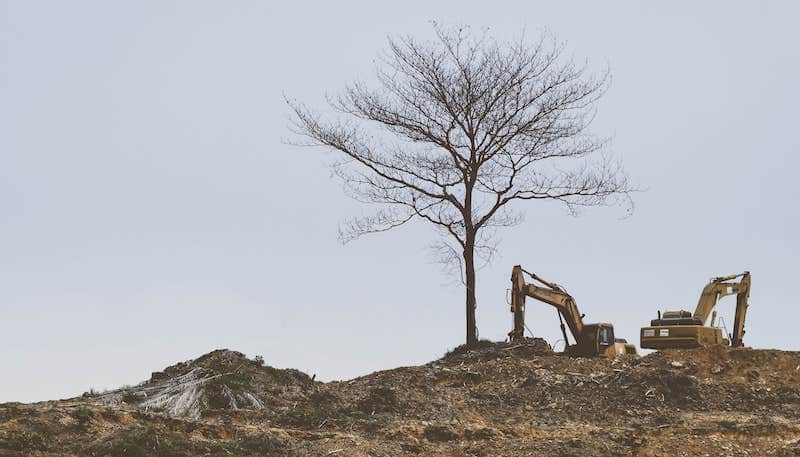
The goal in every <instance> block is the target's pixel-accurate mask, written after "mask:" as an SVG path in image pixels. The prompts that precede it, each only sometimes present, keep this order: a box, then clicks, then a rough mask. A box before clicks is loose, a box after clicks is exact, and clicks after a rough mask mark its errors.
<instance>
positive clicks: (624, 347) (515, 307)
mask: <svg viewBox="0 0 800 457" xmlns="http://www.w3.org/2000/svg"><path fill="white" fill-rule="evenodd" d="M523 273H526V274H527V275H528V276H530V277H531V279H533V280H535V281H538V282H539V283H540V284H541V286H538V285H535V284H526V283H525V277H524V275H523ZM526 297H531V298H533V299H535V300H539V301H541V302H544V303H547V304H548V305H551V306H553V307H555V308H556V310H558V320H559V321H560V323H561V333H562V334H563V335H564V342H565V345H566V347H565V348H564V353H565V354H568V355H572V356H580V357H593V356H598V355H599V356H605V357H614V356H615V355H618V354H636V346H635V345H634V344H629V343H628V342H627V341H625V340H624V339H620V338H615V337H614V326H613V325H612V324H609V323H605V322H603V323H598V324H584V323H583V317H584V315H583V314H581V313H580V311H578V306H577V305H576V304H575V300H574V299H573V298H572V296H571V295H570V294H568V293H567V291H566V290H564V288H562V287H561V286H559V285H558V284H554V283H551V282H548V281H545V280H544V279H542V278H540V277H539V276H537V275H536V274H534V273H530V272H528V271H526V270H524V269H523V268H522V267H521V266H519V265H516V266H514V268H513V269H512V270H511V312H512V313H514V328H513V330H511V332H510V333H509V334H508V336H509V338H510V340H511V341H512V342H514V341H523V340H524V339H525V336H524V330H525V298H526ZM564 321H566V325H567V326H568V327H569V330H570V332H571V333H572V337H573V338H574V340H575V344H569V339H568V338H567V330H566V328H565V326H564Z"/></svg>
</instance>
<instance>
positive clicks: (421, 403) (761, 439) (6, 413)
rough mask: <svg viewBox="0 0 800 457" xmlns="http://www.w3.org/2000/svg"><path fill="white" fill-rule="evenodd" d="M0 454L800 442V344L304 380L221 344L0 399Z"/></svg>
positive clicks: (657, 450)
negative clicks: (93, 384) (107, 385)
mask: <svg viewBox="0 0 800 457" xmlns="http://www.w3.org/2000/svg"><path fill="white" fill-rule="evenodd" d="M0 455H3V456H29V455H30V456H32V455H40V456H56V455H58V456H168V457H169V456H203V455H208V456H262V455H270V456H273V455H274V456H283V455H286V456H326V455H338V456H397V455H439V456H541V455H545V456H547V455H553V456H573V455H574V456H600V455H603V456H609V455H638V456H661V455H664V456H666V455H669V456H702V455H709V456H714V455H737V456H742V455H751V456H797V455H800V353H797V352H786V351H778V350H754V349H746V348H737V349H731V348H721V347H716V348H705V349H696V350H672V351H662V352H657V353H654V354H651V355H648V356H646V357H642V358H637V357H632V356H624V357H620V358H617V359H612V360H606V359H581V358H569V357H566V356H562V355H559V354H553V353H552V352H550V350H549V348H548V347H547V345H546V344H544V343H543V342H542V341H541V340H530V341H529V342H528V343H527V344H523V345H518V344H514V345H509V344H504V343H495V344H484V345H483V347H482V348H480V349H478V350H475V351H471V352H464V351H459V350H457V351H454V353H451V354H449V355H447V356H445V357H444V358H442V359H440V360H436V361H434V362H431V363H429V364H426V365H423V366H415V367H402V368H397V369H394V370H388V371H381V372H376V373H372V374H370V375H368V376H364V377H360V378H356V379H353V380H350V381H346V382H331V383H320V382H315V381H313V380H312V379H310V378H309V377H308V376H306V375H305V374H303V373H300V372H298V371H296V370H278V369H274V368H271V367H269V366H265V365H263V364H262V363H261V362H260V361H254V360H249V359H247V358H245V357H244V356H243V355H242V354H240V353H237V352H233V351H226V350H222V351H215V352H212V353H210V354H207V355H205V356H203V357H200V358H198V359H196V360H193V361H189V362H184V363H181V364H177V365H175V366H172V367H169V368H167V369H165V370H164V371H161V372H157V373H153V376H152V377H151V379H150V380H149V381H148V382H146V383H144V384H142V385H140V386H136V387H132V388H126V389H120V390H118V391H113V392H107V393H104V394H99V395H86V396H84V397H82V398H76V399H71V400H64V401H54V402H44V403H36V404H30V405H22V404H14V403H10V404H3V405H0Z"/></svg>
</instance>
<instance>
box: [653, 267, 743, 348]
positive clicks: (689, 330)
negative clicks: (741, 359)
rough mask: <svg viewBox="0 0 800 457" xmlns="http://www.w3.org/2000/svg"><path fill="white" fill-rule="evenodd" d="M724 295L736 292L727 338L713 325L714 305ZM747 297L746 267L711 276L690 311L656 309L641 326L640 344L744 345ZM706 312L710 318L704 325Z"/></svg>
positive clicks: (664, 346)
mask: <svg viewBox="0 0 800 457" xmlns="http://www.w3.org/2000/svg"><path fill="white" fill-rule="evenodd" d="M739 278H741V279H739ZM737 279H738V281H737ZM728 295H736V315H735V316H734V319H733V331H732V332H731V333H730V334H728V338H724V337H723V335H722V329H721V328H719V327H717V326H716V325H715V324H716V320H717V312H716V311H714V307H715V306H716V305H717V302H719V300H720V299H721V298H722V297H725V296H728ZM749 299H750V272H749V271H745V272H744V273H739V274H736V275H730V276H723V277H720V278H713V279H712V280H711V281H710V282H709V283H708V284H706V286H705V287H704V288H703V292H702V293H701V294H700V300H698V302H697V308H695V310H694V314H692V313H690V312H689V311H683V310H681V311H664V313H663V314H662V313H661V311H659V312H658V318H657V319H653V320H651V321H650V326H649V327H642V329H641V334H640V338H641V340H640V342H641V346H642V347H643V348H648V349H667V348H693V347H700V346H705V345H711V344H718V345H725V346H727V345H730V346H734V347H738V346H744V343H743V342H742V339H743V338H744V319H745V316H746V315H747V307H748V301H749ZM712 311H713V314H712ZM709 315H711V322H710V324H709V325H706V321H707V320H708V316H709Z"/></svg>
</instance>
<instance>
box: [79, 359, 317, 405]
mask: <svg viewBox="0 0 800 457" xmlns="http://www.w3.org/2000/svg"><path fill="white" fill-rule="evenodd" d="M313 384H314V382H313V381H312V380H311V378H309V377H308V375H306V374H305V373H302V372H300V371H298V370H294V369H287V370H279V369H276V368H273V367H270V366H266V365H264V363H263V360H261V359H255V360H250V359H248V358H247V357H245V355H244V354H242V353H240V352H236V351H229V350H227V349H220V350H216V351H213V352H210V353H208V354H206V355H204V356H202V357H200V358H197V359H195V360H189V361H187V362H181V363H178V364H175V365H172V366H170V367H168V368H165V369H164V370H163V371H158V372H154V373H153V374H152V375H151V376H150V379H149V380H148V381H146V382H144V383H142V384H140V385H138V386H135V387H128V388H123V389H119V390H115V391H111V392H107V393H104V394H101V395H99V396H98V397H96V398H95V401H97V402H101V403H106V404H120V403H126V404H128V405H131V406H136V407H138V408H141V409H144V410H145V411H154V412H164V413H166V414H169V415H171V416H181V417H190V418H193V419H197V418H200V417H201V416H203V415H208V414H213V413H214V412H215V411H226V410H252V411H259V410H264V409H267V408H275V407H279V406H282V405H285V404H288V403H292V402H295V401H297V398H298V396H299V394H300V392H302V391H303V390H304V389H307V388H308V387H309V386H311V385H313Z"/></svg>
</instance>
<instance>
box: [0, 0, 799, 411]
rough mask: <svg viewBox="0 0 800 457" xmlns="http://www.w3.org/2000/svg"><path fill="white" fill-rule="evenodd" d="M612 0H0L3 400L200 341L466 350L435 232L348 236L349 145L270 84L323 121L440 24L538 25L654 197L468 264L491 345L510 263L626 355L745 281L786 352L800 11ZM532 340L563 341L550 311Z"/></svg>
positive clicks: (339, 359)
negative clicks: (411, 39)
mask: <svg viewBox="0 0 800 457" xmlns="http://www.w3.org/2000/svg"><path fill="white" fill-rule="evenodd" d="M290 3H291V5H290ZM610 3H611V2H595V1H586V2H553V1H549V2H539V1H529V2H516V3H514V4H512V3H502V2H486V1H480V2H478V1H458V2H455V1H453V2H431V1H404V2H391V3H389V2H374V1H373V2H366V1H365V2H361V3H357V2H345V1H339V2H318V3H312V2H299V1H298V2H267V1H261V2H257V1H224V2H206V1H184V2H165V1H138V2H102V1H96V2H83V1H72V2H57V1H52V2H46V1H22V0H20V1H12V2H8V1H0V366H2V370H0V373H2V375H0V401H11V400H15V401H37V400H45V399H54V398H63V397H69V396H74V395H79V394H81V393H82V392H84V391H86V390H88V389H89V388H95V389H104V388H112V387H117V386H120V385H123V384H134V383H138V382H140V381H142V380H144V379H146V378H148V377H149V375H150V372H152V371H156V370H159V369H161V368H163V367H165V366H167V365H170V364H173V363H175V362H178V361H182V360H186V359H189V358H194V357H197V356H199V355H202V354H204V353H206V352H208V351H209V350H212V349H215V348H230V349H235V350H239V351H242V352H244V353H246V354H248V355H250V356H254V355H258V354H260V355H263V356H264V358H265V360H266V361H267V363H269V364H271V365H274V366H276V367H280V368H284V367H293V368H298V369H301V370H303V371H306V372H308V373H309V374H317V377H318V378H320V379H323V380H331V379H347V378H352V377H356V376H360V375H363V374H367V373H369V372H371V371H374V370H378V369H386V368H392V367H396V366H400V365H407V364H419V363H424V362H427V361H430V360H432V359H434V358H437V357H439V356H440V355H441V354H442V353H443V352H444V351H446V350H447V349H449V348H452V347H454V346H456V345H458V344H461V343H462V342H463V338H464V313H463V307H464V305H463V293H462V290H461V289H460V288H459V286H458V284H457V283H455V282H454V280H453V279H454V278H452V277H448V276H445V275H443V274H441V273H440V267H439V266H438V265H436V264H434V263H432V262H431V257H430V254H429V252H428V250H427V246H428V245H429V244H430V243H431V242H432V241H434V237H433V232H432V231H431V230H430V229H429V227H426V226H424V225H417V226H409V227H405V228H403V229H400V230H397V231H395V232H391V233H386V234H382V235H379V236H374V237H368V238H364V239H362V240H359V241H356V242H354V243H351V244H348V245H346V246H342V245H341V244H339V242H338V241H337V225H338V223H339V222H340V221H342V220H344V219H345V218H346V217H348V216H350V215H356V214H359V213H360V212H361V211H364V209H363V208H362V207H360V206H359V204H357V203H356V202H354V201H351V200H349V199H348V198H347V197H346V196H345V195H344V194H343V193H342V191H341V189H340V184H339V183H337V182H336V181H334V180H332V179H331V178H330V171H329V168H328V164H329V163H330V162H331V160H333V159H334V158H335V157H336V156H335V155H334V154H333V153H331V152H326V151H324V150H319V149H308V148H296V147H292V146H288V145H286V144H285V142H284V141H283V140H284V139H286V138H287V137H289V136H290V133H289V132H288V130H287V119H288V109H287V107H286V105H285V103H284V102H283V94H284V93H285V94H287V95H290V96H293V97H297V98H299V99H302V100H304V101H305V102H307V103H309V104H310V105H312V106H315V107H319V108H323V107H324V104H323V101H324V95H325V94H326V93H335V92H336V91H338V90H339V89H340V88H341V87H342V86H343V85H344V84H345V83H346V82H348V81H350V80H352V79H353V78H361V79H364V80H367V81H369V80H370V78H371V75H372V73H371V71H372V70H371V69H372V65H373V59H374V57H375V56H376V54H377V53H378V52H379V51H380V50H381V49H383V48H384V46H385V44H386V36H387V35H388V34H413V35H415V36H418V37H420V38H428V37H431V35H432V29H431V26H430V24H429V21H430V20H432V19H435V20H438V21H440V22H444V23H449V24H468V25H471V26H475V27H488V28H489V29H490V30H491V32H492V33H493V34H494V35H496V36H498V37H499V38H505V37H513V36H516V35H518V34H519V33H520V32H521V31H522V30H523V28H524V29H526V30H527V33H528V34H531V35H535V34H536V33H538V31H540V30H542V29H543V28H547V29H549V30H550V31H551V32H552V33H554V34H555V35H556V36H558V37H559V38H560V39H563V40H566V41H567V42H568V44H569V49H570V52H572V53H574V55H575V56H576V58H577V59H580V60H583V59H588V60H589V64H590V66H592V67H596V68H598V69H600V68H602V67H603V66H604V65H606V64H608V65H609V66H610V67H611V71H612V74H613V84H612V86H611V89H610V90H609V91H608V93H607V94H606V95H605V97H604V98H603V99H602V100H601V102H600V104H599V106H598V107H599V112H598V116H597V119H596V121H595V123H594V127H593V130H594V131H595V132H596V133H598V134H600V135H610V136H612V137H613V138H614V141H613V146H612V150H613V151H614V153H615V154H616V155H617V157H619V158H620V159H621V160H622V161H623V162H624V164H625V167H626V168H627V170H628V172H629V174H630V175H631V178H632V180H633V181H634V182H635V183H636V184H638V185H640V186H641V187H644V188H646V189H647V191H646V192H643V193H640V194H638V195H635V201H636V209H635V212H634V215H633V217H630V218H627V219H624V218H623V216H624V214H625V213H624V210H623V209H622V208H599V209H592V210H588V211H585V212H584V213H583V214H582V215H581V217H578V218H574V217H571V216H569V215H568V214H567V212H566V211H565V210H564V208H562V207H560V206H558V205H556V204H540V203H538V202H537V203H533V204H530V205H528V206H525V207H524V208H523V209H524V210H525V212H526V215H527V219H526V222H525V223H524V224H522V225H520V226H518V227H515V228H512V229H509V230H507V231H505V232H504V233H502V234H501V237H502V240H503V243H502V244H501V246H500V255H499V256H498V258H497V259H496V260H495V261H494V263H493V264H492V265H491V266H490V267H487V268H485V269H484V270H482V271H480V273H479V276H478V291H477V293H478V310H477V318H478V326H479V331H480V336H481V337H483V338H491V339H503V338H504V337H505V335H506V333H507V332H508V331H509V330H510V327H511V315H510V313H509V310H508V305H507V304H506V289H507V288H508V287H509V284H510V283H509V275H510V272H511V267H512V266H513V265H514V264H517V263H519V264H522V265H523V266H524V267H525V268H526V269H528V270H531V271H536V272H537V273H539V274H540V275H541V276H543V277H545V278H547V279H550V280H552V281H555V282H557V283H559V284H562V285H563V286H565V287H566V288H567V289H568V290H569V291H570V292H571V293H572V294H573V296H574V297H575V298H576V300H577V302H578V305H579V307H580V308H581V311H582V312H584V313H586V315H587V317H586V319H587V320H588V321H600V320H602V321H611V322H613V323H614V324H615V327H616V331H617V336H621V337H627V338H628V339H629V340H630V341H633V342H636V343H637V344H638V339H639V338H638V332H639V327H641V326H642V325H646V324H648V323H649V321H650V319H652V318H654V317H655V314H656V310H657V309H664V308H684V309H690V310H691V309H693V308H694V305H695V304H696V301H697V298H698V295H699V293H700V289H701V288H702V287H703V285H704V284H705V283H706V281H707V280H708V279H709V278H710V277H712V276H717V275H723V274H731V273H735V272H741V271H743V270H750V271H751V272H752V275H753V289H752V295H751V308H750V313H749V315H748V320H747V335H746V337H745V343H746V344H747V345H751V346H753V347H757V348H773V347H774V348H782V349H792V350H798V349H800V336H798V333H797V322H800V306H798V294H797V287H796V286H797V283H798V279H799V278H798V276H797V275H798V272H799V270H798V267H797V260H798V257H799V256H800V242H798V235H797V234H798V233H800V216H798V203H797V197H798V191H797V188H798V187H797V178H796V177H797V169H798V165H800V158H798V154H797V150H798V147H799V146H800V140H799V139H798V138H800V137H798V133H797V130H796V129H797V114H796V113H797V107H798V104H800V89H798V85H797V82H798V81H800V47H798V43H800V29H798V28H797V24H796V22H797V18H798V17H800V11H799V9H800V8H799V7H798V6H797V5H798V4H797V3H796V2H788V1H787V2H731V1H724V2H723V1H720V2H702V4H700V3H698V2H688V1H685V2H680V1H679V2H659V4H658V5H656V4H655V3H654V2H615V3H614V4H613V5H612V4H610ZM793 126H794V127H793ZM734 302H735V299H734V298H727V299H725V300H724V301H723V302H722V303H721V305H720V307H719V310H720V312H721V314H722V315H723V316H724V317H725V319H726V321H727V322H728V325H729V326H730V325H731V324H732V321H733V317H732V315H733V305H734ZM528 326H529V327H530V328H531V330H533V331H534V333H536V334H537V335H539V336H543V337H545V338H547V339H548V340H550V341H551V342H555V341H556V340H557V339H558V337H559V330H558V320H557V318H556V314H555V311H554V310H553V309H552V308H549V307H547V306H545V305H538V304H535V303H534V304H532V305H529V307H528Z"/></svg>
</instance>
